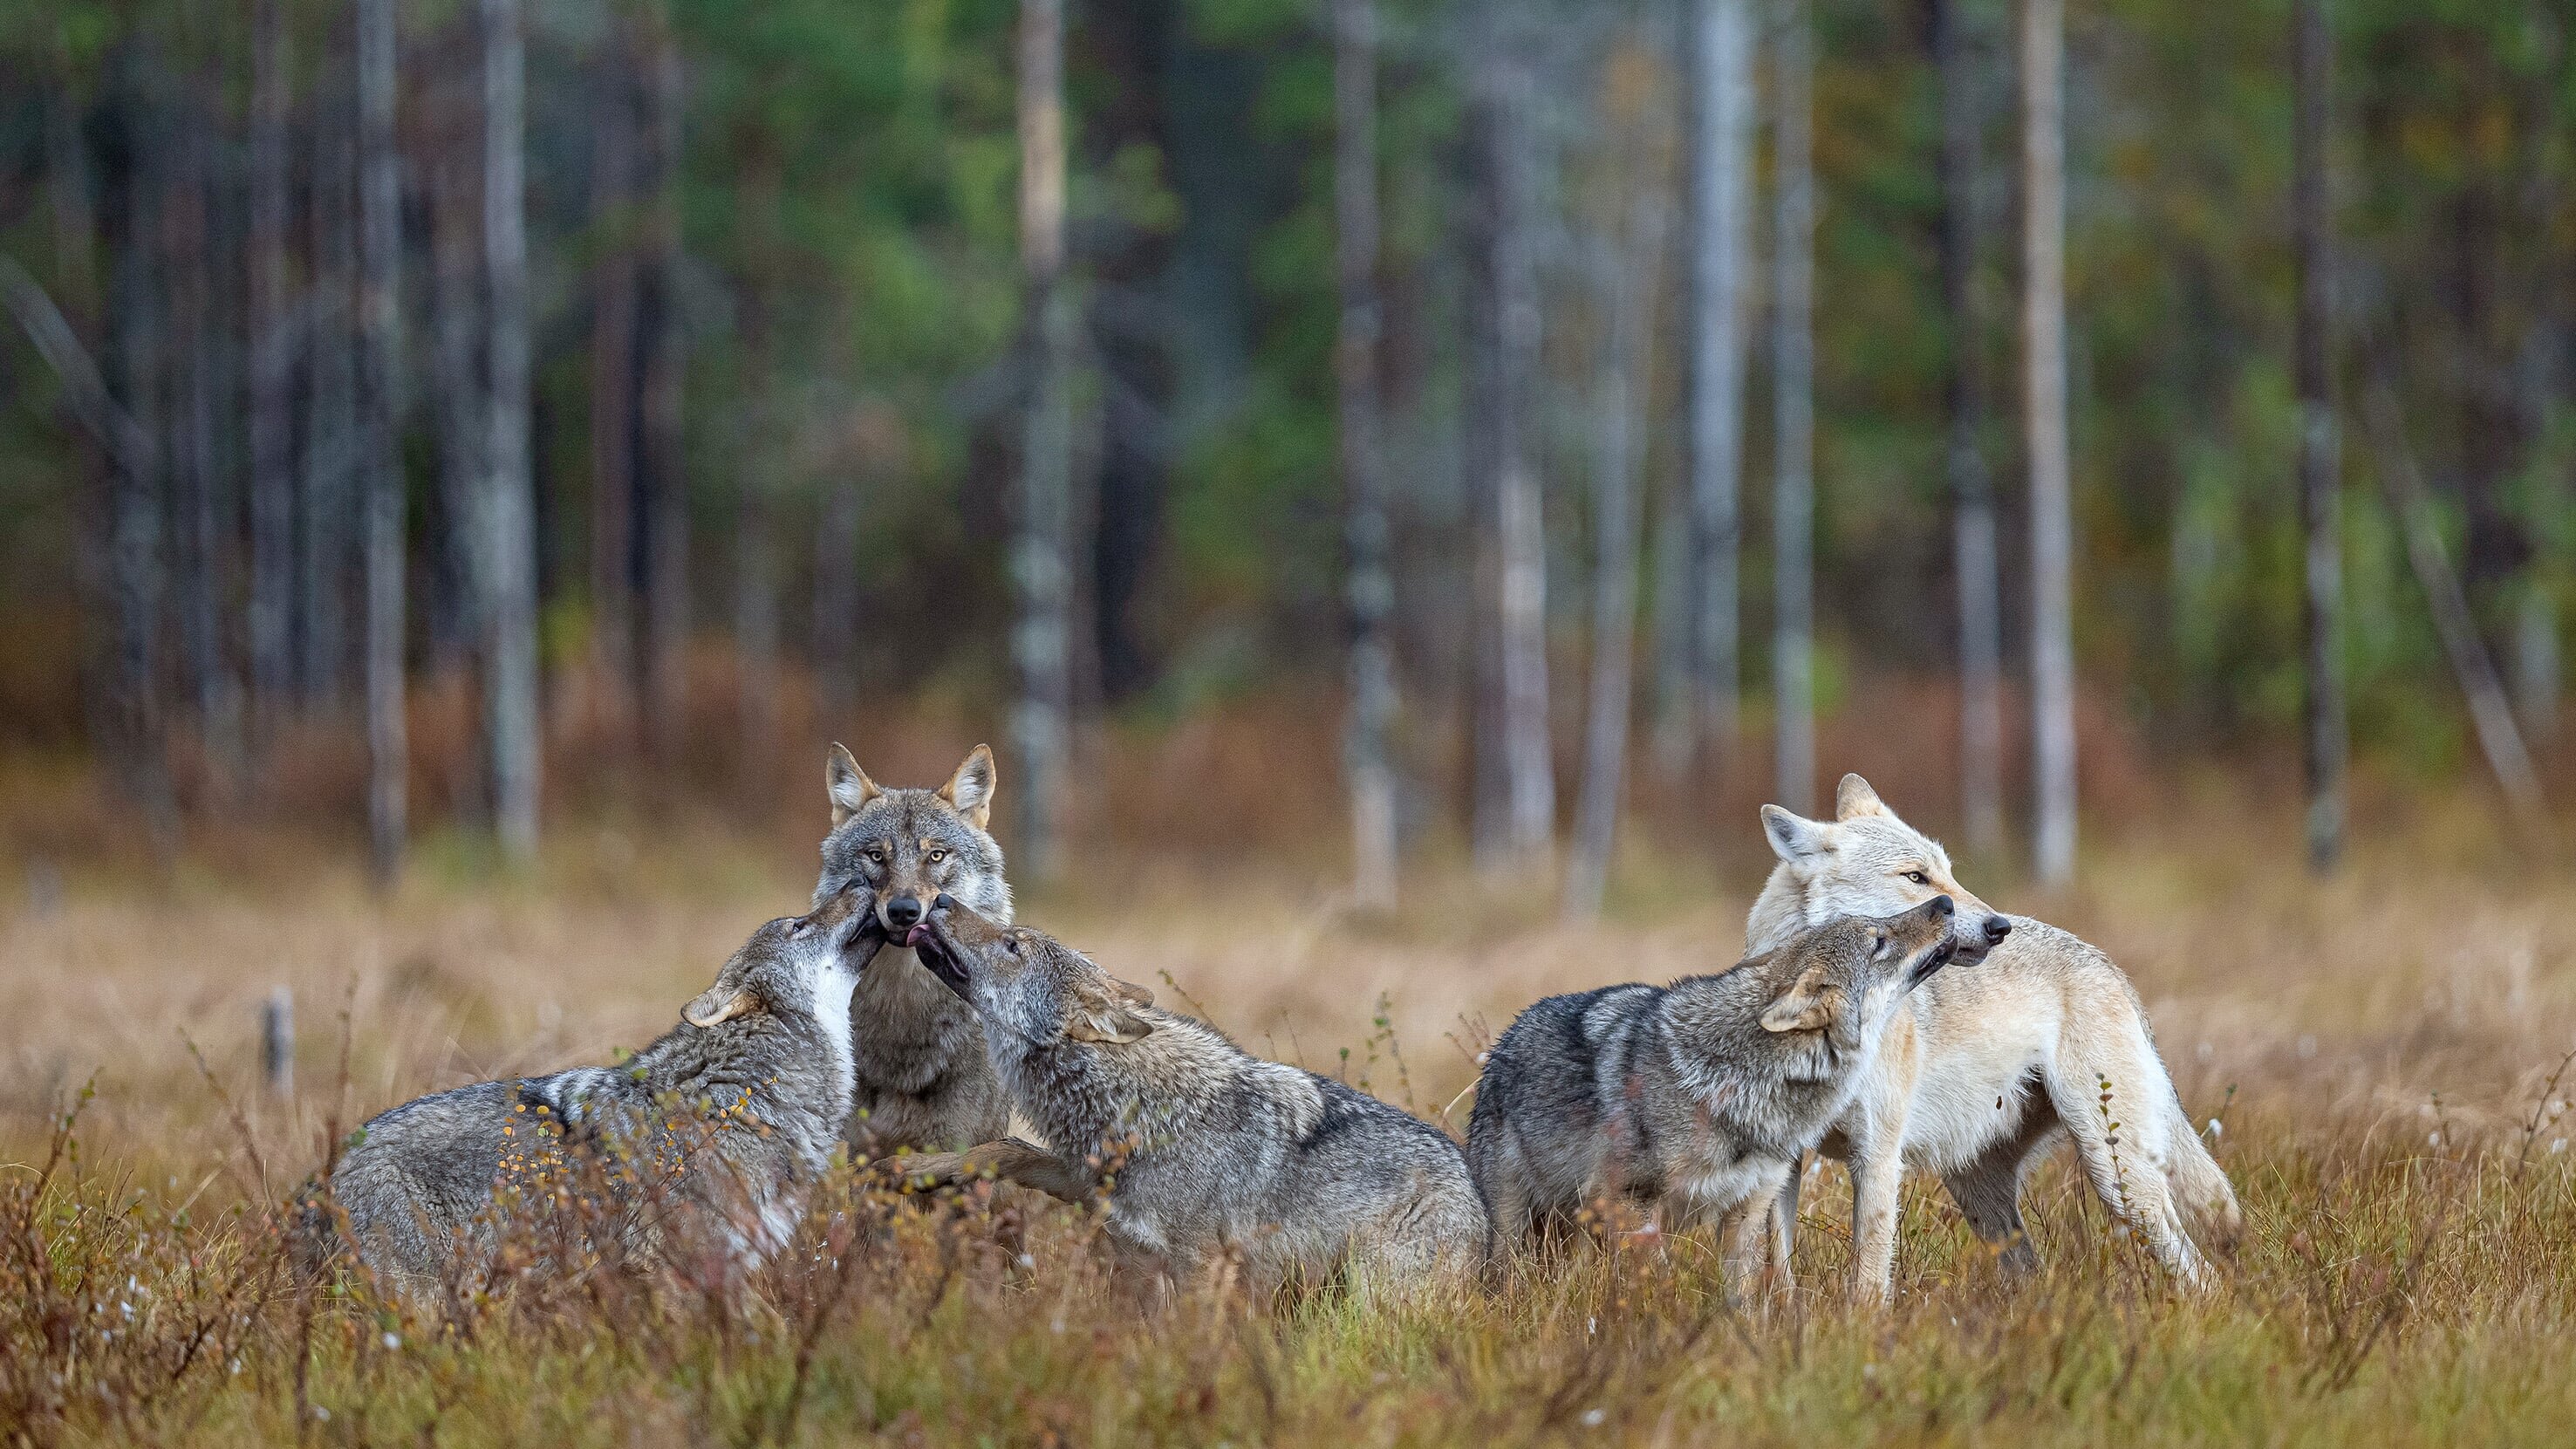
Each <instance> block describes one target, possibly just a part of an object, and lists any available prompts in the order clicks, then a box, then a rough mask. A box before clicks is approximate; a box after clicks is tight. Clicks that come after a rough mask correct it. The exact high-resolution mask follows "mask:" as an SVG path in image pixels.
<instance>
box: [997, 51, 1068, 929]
mask: <svg viewBox="0 0 2576 1449" xmlns="http://www.w3.org/2000/svg"><path fill="white" fill-rule="evenodd" d="M1019 131H1020V265H1021V270H1022V274H1023V279H1024V285H1025V288H1026V295H1025V298H1024V302H1023V308H1024V313H1025V316H1026V318H1027V326H1028V347H1029V360H1030V369H1029V404H1028V415H1027V418H1026V421H1025V423H1024V427H1023V433H1022V439H1021V452H1020V490H1019V494H1020V496H1019V500H1018V502H1019V517H1018V519H1017V520H1016V524H1017V528H1016V532H1017V535H1018V536H1017V537H1016V538H1015V539H1014V540H1013V543H1012V549H1011V553H1012V573H1013V575H1014V577H1015V579H1016V581H1017V584H1018V589H1019V612H1020V621H1019V627H1018V631H1017V634H1016V636H1015V638H1014V641H1013V648H1012V654H1013V657H1014V659H1015V660H1016V662H1017V664H1018V667H1019V689H1020V698H1019V702H1018V706H1017V708H1016V710H1015V711H1014V716H1013V720H1012V736H1013V739H1014V741H1015V742H1016V744H1017V746H1018V749H1019V754H1020V769H1021V770H1022V771H1023V778H1024V779H1025V780H1026V781H1027V784H1026V785H1025V786H1024V787H1023V789H1024V794H1023V797H1022V798H1024V799H1026V800H1027V802H1028V805H1027V812H1028V813H1027V815H1026V817H1025V820H1024V822H1023V824H1022V827H1021V833H1022V838H1021V840H1020V842H1019V845H1018V847H1017V850H1018V856H1019V860H1020V861H1021V862H1022V868H1023V869H1024V870H1026V871H1027V872H1029V873H1030V874H1031V875H1032V876H1035V877H1039V878H1043V877H1044V876H1045V875H1047V874H1048V873H1049V872H1052V871H1053V870H1054V869H1055V867H1056V862H1057V851H1058V848H1059V844H1060V842H1059V840H1058V832H1059V830H1060V828H1061V825H1060V819H1059V815H1060V811H1061V808H1062V805H1063V794H1064V790H1065V785H1066V781H1065V778H1064V775H1065V767H1066V761H1067V755H1068V741H1069V739H1070V737H1071V714H1072V708H1073V699H1072V693H1073V675H1072V659H1073V636H1072V604H1073V600H1072V572H1071V535H1072V531H1073V397H1072V383H1073V380H1072V371H1073V341H1074V336H1073V334H1074V326H1075V311H1074V299H1073V297H1072V295H1071V292H1070V290H1069V288H1068V287H1067V286H1066V284H1065V277H1064V189H1065V135H1064V7H1063V4H1062V0H1021V3H1020V45H1019Z"/></svg>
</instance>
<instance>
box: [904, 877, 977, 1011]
mask: <svg viewBox="0 0 2576 1449" xmlns="http://www.w3.org/2000/svg"><path fill="white" fill-rule="evenodd" d="M907 899H909V898H908V897H907ZM911 903H912V904H913V905H914V906H915V907H918V906H919V905H920V902H919V901H912V902H911ZM955 904H957V903H956V902H955V901H953V900H951V899H949V896H948V893H947V892H945V891H942V892H940V894H939V899H938V901H937V902H935V903H934V905H933V907H932V909H931V913H930V916H929V918H928V919H920V918H916V919H915V921H914V923H913V925H912V926H911V928H910V929H909V930H907V931H906V932H905V933H904V938H903V943H904V944H905V945H907V946H910V947H911V948H912V951H913V955H914V956H916V957H918V958H919V959H920V961H921V964H922V965H924V966H927V967H929V968H930V974H931V975H933V976H936V977H938V978H939V984H940V985H942V986H945V987H947V988H948V989H949V990H951V991H954V992H956V993H957V995H958V996H959V997H960V998H961V999H963V1000H967V1001H972V1000H974V998H973V997H971V996H968V995H967V994H966V958H965V955H964V953H963V952H961V951H959V950H958V948H957V943H956V942H954V941H951V940H950V939H948V933H947V932H946V931H944V930H942V929H941V928H940V922H939V918H940V916H941V915H943V914H945V913H946V911H947V909H948V908H949V907H951V906H953V905H955Z"/></svg>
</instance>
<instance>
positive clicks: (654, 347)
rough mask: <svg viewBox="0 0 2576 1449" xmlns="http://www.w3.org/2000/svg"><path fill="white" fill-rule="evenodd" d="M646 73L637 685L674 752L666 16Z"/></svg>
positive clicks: (676, 236) (684, 605)
mask: <svg viewBox="0 0 2576 1449" xmlns="http://www.w3.org/2000/svg"><path fill="white" fill-rule="evenodd" d="M651 63H652V73H651V76H650V77H649V80H650V84H649V86H648V87H647V89H646V91H645V103H646V106H647V107H648V108H649V110H650V111H651V116H652V119H651V126H650V131H651V135H652V138H653V196H652V200H651V202H650V204H649V205H648V207H647V209H646V219H645V220H646V242H645V244H646V247H647V250H648V254H649V256H650V258H651V278H652V292H651V297H650V303H651V306H650V310H649V311H648V313H647V314H646V320H645V341H644V348H643V351H644V379H643V384H642V388H641V391H642V406H643V427H642V436H641V443H642V447H643V458H644V461H643V476H642V484H643V488H644V491H645V494H646V503H645V517H644V527H645V555H644V559H645V562H644V589H645V623H646V626H647V628H648V629H649V630H650V633H651V645H652V656H651V659H650V660H649V662H647V663H646V665H645V667H644V672H645V679H644V680H643V684H644V690H643V694H644V696H645V697H646V698H649V699H650V700H651V701H652V715H653V728H652V732H651V733H652V742H653V749H654V752H655V753H656V754H657V755H658V756H660V757H661V758H662V759H664V760H666V761H667V760H672V759H675V758H677V756H678V754H679V746H680V740H681V735H682V732H683V729H684V727H685V725H686V723H687V719H688V680H687V672H686V669H685V667H684V666H685V661H686V656H685V654H684V653H683V650H684V649H685V647H686V645H687V643H688V638H689V497H688V472H687V469H686V468H685V467H684V466H683V460H682V458H681V442H682V439H681V433H680V421H681V419H680V384H681V373H682V371H683V369H684V368H685V367H686V366H687V361H688V359H687V351H686V349H687V334H686V333H685V332H684V331H683V330H682V327H681V316H680V297H679V278H680V162H681V152H680V141H681V136H680V112H681V105H682V101H683V99H684V94H683V77H682V75H681V71H680V48H679V44H678V42H677V41H676V40H675V39H674V38H673V37H672V35H671V32H670V28H669V24H668V21H667V19H664V20H662V21H660V22H659V23H657V24H656V26H655V29H654V32H653V50H652V62H651Z"/></svg>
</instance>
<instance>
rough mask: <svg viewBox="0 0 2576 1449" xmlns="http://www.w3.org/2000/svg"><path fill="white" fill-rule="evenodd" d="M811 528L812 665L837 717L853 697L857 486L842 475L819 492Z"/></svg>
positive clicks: (856, 635) (856, 644) (856, 622)
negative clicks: (814, 524) (819, 514)
mask: <svg viewBox="0 0 2576 1449" xmlns="http://www.w3.org/2000/svg"><path fill="white" fill-rule="evenodd" d="M819 523H820V526H819V527H817V528H816V529H815V530H814V663H815V667H816V671H817V672H818V673H819V674H820V675H821V676H822V682H823V700H824V703H825V704H826V705H827V706H828V707H829V709H830V711H831V713H832V715H833V716H834V717H835V718H836V719H837V718H838V717H840V716H842V715H843V714H845V713H846V712H847V711H848V709H849V708H850V705H851V703H852V701H854V700H856V699H857V698H858V694H859V680H858V652H859V564H858V553H859V483H858V480H857V479H856V478H853V477H850V476H848V475H847V474H843V475H842V476H839V477H836V478H834V479H833V480H832V481H831V483H830V484H829V485H828V486H827V487H825V489H824V490H823V516H822V518H821V519H820V520H819Z"/></svg>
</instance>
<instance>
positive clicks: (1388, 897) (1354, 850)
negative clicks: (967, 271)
mask: <svg viewBox="0 0 2576 1449" xmlns="http://www.w3.org/2000/svg"><path fill="white" fill-rule="evenodd" d="M1333 100H1334V115H1335V129H1334V136H1333V142H1334V144H1333V176H1334V186H1333V197H1334V219H1335V222H1336V227H1337V232H1336V239H1335V258H1336V263H1337V270H1338V273H1339V277H1340V285H1341V330H1340V335H1339V337H1338V339H1337V343H1336V350H1335V353H1334V359H1333V360H1334V369H1335V377H1336V381H1337V382H1338V384H1339V399H1340V409H1341V452H1342V494H1343V506H1344V508H1345V509H1346V510H1347V515H1346V522H1345V524H1344V529H1345V547H1346V548H1347V549H1348V550H1349V560H1348V567H1349V569H1350V579H1349V584H1348V589H1349V600H1350V611H1351V617H1350V629H1351V636H1350V638H1351V642H1350V660H1349V668H1350V704H1349V709H1350V720H1349V725H1348V736H1347V739H1346V741H1345V744H1344V749H1345V751H1346V754H1345V756H1344V764H1345V768H1346V769H1347V771H1348V772H1349V783H1350V791H1351V883H1352V896H1353V898H1354V899H1355V900H1356V901H1357V902H1358V903H1359V904H1360V905H1361V906H1363V907H1366V908H1370V909H1376V910H1392V909H1393V908H1394V906H1395V902H1396V822H1395V769H1394V765H1393V762H1392V761H1391V759H1390V758H1389V741H1388V735H1389V732H1390V731H1391V730H1392V729H1393V727H1394V722H1395V710H1396V694H1395V663H1394V650H1393V648H1392V647H1391V645H1390V642H1389V640H1388V637H1387V635H1388V621H1389V619H1390V617H1391V616H1392V615H1393V613H1394V610H1395V581H1394V578H1393V577H1392V576H1391V575H1390V574H1389V573H1388V571H1387V522H1386V472H1385V453H1384V448H1385V426H1384V423H1385V414H1384V408H1383V406H1382V398H1381V393H1380V390H1379V387H1378V364H1377V349H1378V340H1379V328H1380V313H1379V304H1378V290H1377V266H1378V200H1377V185H1378V183H1377V6H1376V3H1375V0H1333Z"/></svg>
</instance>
